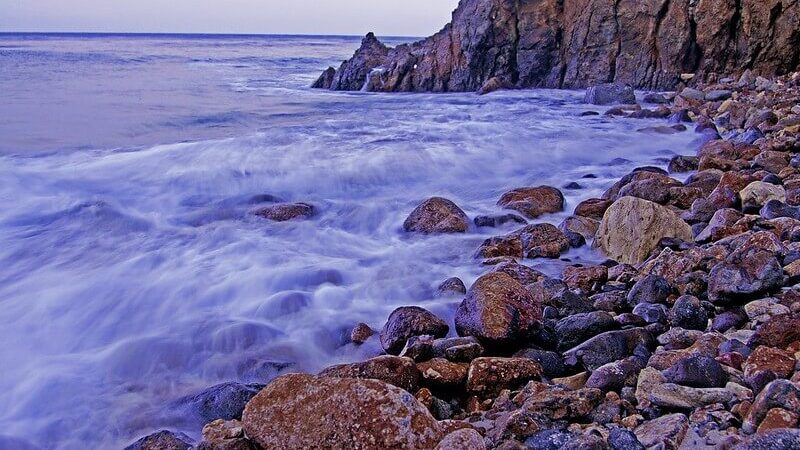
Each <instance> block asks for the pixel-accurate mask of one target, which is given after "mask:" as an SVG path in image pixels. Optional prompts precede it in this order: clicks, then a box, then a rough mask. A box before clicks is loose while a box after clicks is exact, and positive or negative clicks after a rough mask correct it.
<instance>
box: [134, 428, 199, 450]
mask: <svg viewBox="0 0 800 450" xmlns="http://www.w3.org/2000/svg"><path fill="white" fill-rule="evenodd" d="M192 444H193V442H192V440H191V439H190V438H189V437H188V436H186V435H184V434H182V433H173V432H171V431H167V430H161V431H159V432H157V433H153V434H151V435H148V436H145V437H143V438H141V439H139V440H138V441H136V442H134V443H133V444H131V445H129V446H127V447H125V450H190V449H191V448H192Z"/></svg>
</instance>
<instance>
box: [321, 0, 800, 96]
mask: <svg viewBox="0 0 800 450" xmlns="http://www.w3.org/2000/svg"><path fill="white" fill-rule="evenodd" d="M798 66H800V0H792V1H788V0H461V2H460V3H459V5H458V8H457V9H456V10H455V12H453V20H452V21H451V22H450V23H449V24H448V25H446V26H445V27H444V28H443V29H442V30H441V31H440V32H438V33H437V34H435V35H433V36H431V37H429V38H427V39H424V40H422V41H419V42H415V43H413V44H408V45H400V46H398V47H395V48H388V47H386V46H384V45H383V44H381V43H380V42H379V41H378V39H377V38H375V36H374V35H372V34H369V35H367V37H365V38H364V40H363V42H362V45H361V48H359V49H358V51H356V53H355V55H354V56H353V57H352V58H351V59H350V60H348V61H345V62H344V63H343V64H342V65H341V67H339V69H338V70H335V72H334V71H333V70H332V69H328V71H326V72H325V73H323V76H321V77H320V79H319V80H318V81H317V83H315V85H314V87H319V88H327V89H333V90H360V89H366V90H369V91H384V92H391V91H434V92H447V91H474V90H477V89H479V88H481V87H482V86H483V85H484V84H485V83H486V82H487V81H488V80H490V79H492V78H497V79H498V80H499V81H500V83H501V84H502V85H504V86H513V87H520V88H528V87H548V88H582V87H586V86H589V85H592V84H597V83H604V82H611V81H618V82H622V83H627V84H631V85H633V86H635V87H637V88H645V89H656V88H670V87H673V86H674V85H675V84H676V83H677V82H678V80H679V78H680V75H681V74H682V73H696V74H697V76H698V77H699V78H705V77H707V76H708V75H709V74H713V73H718V74H727V73H736V72H742V71H744V70H745V69H751V70H753V71H754V72H755V73H758V74H763V75H775V74H783V73H786V72H789V71H791V70H795V69H796V68H798ZM498 80H495V81H498Z"/></svg>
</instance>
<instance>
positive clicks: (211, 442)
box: [197, 419, 257, 450]
mask: <svg viewBox="0 0 800 450" xmlns="http://www.w3.org/2000/svg"><path fill="white" fill-rule="evenodd" d="M197 450H257V449H256V446H255V444H253V443H252V442H250V441H249V440H248V439H247V438H246V437H245V435H244V428H243V427H242V423H241V422H240V421H238V420H229V421H226V420H222V419H219V420H215V421H213V422H210V423H208V424H206V425H205V426H204V427H203V441H202V442H201V443H200V445H198V446H197Z"/></svg>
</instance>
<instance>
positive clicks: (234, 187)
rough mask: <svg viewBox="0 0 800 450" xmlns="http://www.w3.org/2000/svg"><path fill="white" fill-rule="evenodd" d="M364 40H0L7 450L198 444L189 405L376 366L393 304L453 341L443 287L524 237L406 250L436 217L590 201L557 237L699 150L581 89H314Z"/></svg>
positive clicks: (476, 236)
mask: <svg viewBox="0 0 800 450" xmlns="http://www.w3.org/2000/svg"><path fill="white" fill-rule="evenodd" d="M386 41H387V42H388V43H389V44H393V45H394V44H398V43H402V42H407V41H409V39H404V38H389V39H387V40H386ZM359 42H360V38H358V37H320V36H220V35H73V34H0V95H1V97H2V100H0V339H1V340H2V343H3V345H2V346H0V361H2V362H3V364H2V366H3V369H2V370H0V434H2V436H0V449H4V450H5V449H6V448H8V449H12V448H13V449H15V450H16V449H25V448H41V449H59V450H61V449H70V450H71V449H86V448H103V449H106V448H108V449H113V448H122V447H124V446H125V445H127V444H128V443H130V442H132V441H134V440H135V439H136V438H138V437H140V436H142V435H145V434H147V433H148V432H151V431H153V430H157V429H162V428H168V429H172V430H178V431H182V432H185V433H187V434H189V435H190V436H192V437H194V438H198V437H199V433H200V429H201V428H202V420H201V419H199V418H198V417H196V415H194V414H193V412H192V411H188V410H187V408H186V406H185V405H184V403H182V402H181V401H180V399H182V398H184V397H186V396H189V395H192V394H195V393H197V392H200V391H202V390H203V389H205V388H207V387H209V386H211V385H214V384H218V383H222V382H227V381H237V382H244V383H265V382H267V381H269V380H270V379H271V378H273V377H275V376H276V375H278V374H279V373H283V372H287V371H311V372H313V371H317V370H320V369H321V368H323V367H325V366H327V365H330V364H334V363H339V362H348V361H355V360H360V359H364V358H367V357H370V356H373V355H376V354H378V353H379V352H380V348H379V345H378V343H377V342H376V340H375V339H373V340H371V341H370V342H368V343H367V344H365V345H363V346H361V347H356V346H354V345H353V344H351V343H348V335H349V331H350V329H351V328H352V327H353V326H354V325H355V324H357V323H358V322H366V323H367V324H369V325H371V326H372V327H373V328H374V329H376V330H379V329H380V328H381V327H382V326H383V324H384V322H385V320H386V318H387V316H388V314H389V313H390V312H391V311H392V310H393V309H394V308H396V307H399V306H403V305H419V306H423V307H425V308H427V309H429V310H431V311H432V312H434V313H436V314H437V315H439V316H441V317H444V318H447V319H448V320H450V321H451V324H452V317H453V313H454V310H455V308H456V306H457V305H458V303H459V300H460V299H458V298H448V299H437V298H435V296H434V292H435V289H436V286H437V285H438V284H439V283H440V282H441V281H443V280H444V279H446V278H449V277H452V276H458V277H461V278H462V279H463V280H464V281H465V282H466V283H467V284H468V285H469V283H471V282H472V281H474V280H475V279H476V278H477V277H478V276H479V275H480V274H481V273H483V272H485V271H486V270H487V267H485V266H483V265H481V263H480V261H478V260H476V259H474V258H473V255H474V253H475V250H476V249H477V247H478V246H479V245H480V243H481V242H482V241H483V240H484V239H486V238H488V237H491V236H494V235H498V234H504V233H507V232H510V231H512V230H513V227H511V225H509V228H501V229H491V228H473V229H471V230H470V231H469V232H468V233H465V234H461V235H439V236H418V235H408V234H406V233H404V232H403V231H402V223H403V221H404V219H405V217H406V216H407V215H408V214H409V212H410V211H411V210H412V209H413V208H414V207H415V206H416V205H417V204H419V203H420V202H421V201H422V200H424V199H426V198H428V197H431V196H434V195H436V196H444V197H447V198H449V199H451V200H453V201H455V202H456V203H457V204H458V205H459V206H461V207H462V208H463V209H464V210H465V211H466V212H467V214H468V215H469V216H470V217H474V216H476V215H481V214H497V213H500V212H501V210H500V209H499V208H498V207H497V206H496V202H497V199H498V198H499V197H500V195H501V194H502V193H504V192H506V191H508V190H510V189H513V188H516V187H521V186H536V185H552V186H556V187H562V186H564V185H566V184H567V183H570V182H573V181H574V182H577V183H578V184H579V185H580V186H581V188H580V189H575V190H563V192H564V194H565V196H566V199H567V208H566V211H565V212H564V213H560V214H554V215H550V216H546V217H543V218H542V219H541V221H546V222H552V223H555V224H557V223H558V222H560V221H561V220H563V218H565V217H566V216H568V215H569V213H570V212H571V211H572V209H573V208H574V207H575V205H576V204H577V203H578V202H579V201H581V200H583V199H586V198H589V197H596V196H599V195H600V194H601V193H602V192H603V190H605V189H606V188H607V187H609V186H610V185H611V184H612V183H613V181H614V180H615V179H617V178H619V177H620V176H622V175H624V174H625V173H627V172H629V171H630V170H632V169H633V168H635V167H637V166H641V165H660V166H663V165H665V163H666V161H668V160H669V158H671V157H672V156H674V155H676V154H692V153H694V150H695V148H696V145H697V142H698V141H697V139H698V135H696V134H694V133H692V132H691V131H688V132H684V133H679V134H674V135H652V134H643V133H640V132H637V131H636V130H637V129H640V128H642V127H646V126H650V125H654V124H661V123H662V122H660V121H657V120H636V119H621V118H611V117H606V116H603V115H602V114H601V115H599V116H590V117H582V116H581V113H582V112H584V111H588V110H593V111H598V112H601V113H602V112H603V111H604V109H602V108H598V107H590V106H589V105H585V104H582V99H583V92H578V91H552V90H528V91H508V92H498V93H494V94H490V95H486V96H478V95H476V94H473V93H456V94H373V93H362V92H348V93H344V92H329V91H318V90H312V89H310V88H309V86H310V85H311V84H312V82H313V81H314V80H315V79H316V78H317V76H318V75H319V74H320V73H321V71H322V70H323V69H325V68H326V67H328V66H330V65H338V64H339V63H340V62H341V61H342V60H344V59H346V58H348V57H349V56H350V55H352V52H353V51H354V50H355V49H356V48H357V47H358V45H359ZM264 196H273V197H276V198H279V199H282V200H285V201H302V202H308V203H311V204H313V205H314V206H315V207H316V208H317V211H318V213H317V215H316V216H315V217H314V218H313V219H311V220H308V221H297V222H287V223H272V222H267V221H265V220H263V219H260V218H258V217H256V216H254V215H253V214H252V210H253V208H254V207H255V206H254V203H255V202H256V201H257V199H258V198H259V197H260V198H264ZM254 199H256V200H254ZM564 258H565V259H567V260H569V261H571V262H572V263H575V262H597V261H602V260H603V257H602V255H600V254H599V253H598V252H596V251H594V250H592V249H591V248H589V247H583V248H581V249H577V250H571V251H570V252H569V253H567V254H565V255H564ZM527 263H529V264H530V265H532V266H533V267H535V268H537V269H539V270H541V271H543V272H545V273H549V274H552V275H557V274H558V273H560V270H561V269H562V268H563V267H564V265H566V264H568V262H567V261H561V260H531V261H527ZM452 328H453V327H452V326H451V330H452ZM453 332H454V331H451V333H453Z"/></svg>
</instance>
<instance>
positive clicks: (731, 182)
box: [130, 73, 800, 450]
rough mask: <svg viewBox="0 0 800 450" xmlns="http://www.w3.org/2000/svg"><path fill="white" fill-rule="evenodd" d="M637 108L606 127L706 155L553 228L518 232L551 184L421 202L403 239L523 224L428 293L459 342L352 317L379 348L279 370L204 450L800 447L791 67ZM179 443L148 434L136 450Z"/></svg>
mask: <svg viewBox="0 0 800 450" xmlns="http://www.w3.org/2000/svg"><path fill="white" fill-rule="evenodd" d="M686 78H687V80H688V79H690V77H689V76H687V77H686ZM602 89H603V88H602V87H598V88H597V89H595V90H593V92H592V96H595V97H596V96H598V95H600V96H602V95H604V94H603V93H602V92H599V90H602ZM615 89H616V88H615ZM617 90H618V89H617ZM624 95H626V96H627V93H625V94H624ZM645 100H646V102H648V103H649V104H655V103H658V104H659V105H657V106H656V107H655V108H654V109H645V108H643V107H641V106H639V105H630V106H616V107H613V108H612V109H611V110H609V111H608V112H607V114H608V115H625V116H627V117H633V118H635V117H664V118H665V119H667V120H669V121H671V122H673V125H672V126H665V128H664V129H659V128H658V127H657V128H656V129H653V128H650V129H645V130H644V131H645V132H654V131H655V132H669V131H667V129H669V130H677V129H678V128H676V127H674V126H675V125H680V126H681V127H684V128H685V127H689V126H693V127H694V128H695V130H696V132H698V133H701V134H702V135H704V136H706V138H707V142H706V143H705V144H704V145H703V146H702V147H701V148H700V149H699V151H698V152H697V155H696V156H691V157H689V156H677V157H675V158H674V159H673V160H672V161H671V162H670V163H669V167H668V169H669V171H666V170H663V169H661V168H657V167H641V168H638V169H636V170H634V171H633V172H631V173H630V174H628V175H626V176H625V177H623V178H622V179H620V180H619V181H618V182H617V183H615V184H614V185H613V186H611V187H610V188H609V189H608V190H607V191H606V192H605V193H604V194H603V195H602V197H601V198H596V199H589V200H586V201H583V202H581V203H580V204H579V205H577V207H576V208H575V210H574V213H573V215H571V216H570V217H568V218H567V219H565V220H564V221H563V222H562V223H561V224H560V225H559V226H554V225H551V224H548V223H528V220H536V219H537V218H540V217H541V216H542V215H545V214H548V213H553V212H558V211H562V210H563V209H564V197H563V195H562V194H561V192H560V191H559V190H558V189H555V188H553V187H548V186H534V187H523V188H518V189H514V190H512V191H510V192H508V193H506V194H504V195H503V196H501V198H500V199H499V200H498V205H499V206H501V207H503V208H506V209H509V210H512V211H514V213H510V214H505V215H499V216H493V217H477V218H474V220H473V221H472V223H470V221H469V219H468V217H467V215H466V214H465V213H464V211H462V210H461V209H460V208H459V207H458V206H457V205H455V204H454V203H453V202H451V201H449V200H446V199H443V198H431V199H429V200H427V201H425V202H423V203H422V204H421V205H420V206H419V207H418V208H417V209H415V210H414V211H413V212H412V213H411V215H410V216H409V218H408V219H407V220H406V222H405V224H404V228H405V230H406V231H407V232H416V233H456V232H459V233H460V232H466V231H468V230H469V229H470V228H471V227H473V226H497V225H500V224H507V223H519V225H520V228H519V229H518V230H516V231H514V232H512V233H509V234H505V235H500V236H496V237H493V238H490V239H487V240H486V241H485V242H484V243H483V244H482V245H480V247H479V248H478V249H477V250H476V257H477V258H479V260H480V261H481V263H483V264H485V265H486V266H487V268H488V270H487V272H486V273H485V274H484V275H482V276H481V277H479V278H478V279H477V280H476V281H475V282H474V283H473V284H472V285H471V286H470V287H469V288H468V289H467V288H466V286H465V285H464V283H463V282H462V281H461V280H459V279H457V278H452V279H449V280H445V281H444V282H442V284H441V286H440V288H439V290H438V294H439V295H441V296H461V297H463V301H462V302H461V304H460V305H459V307H458V309H457V311H456V313H455V320H454V323H453V324H452V325H454V326H455V332H456V334H457V337H447V336H448V335H452V333H450V332H451V328H450V326H451V324H448V323H447V322H445V321H444V320H442V319H441V318H439V317H437V316H436V315H434V314H433V313H431V312H429V311H427V310H425V309H423V308H420V307H416V306H409V307H402V308H399V309H397V310H395V311H394V312H393V313H392V314H391V315H390V316H389V318H388V321H387V322H386V324H385V326H384V327H383V329H382V330H380V331H379V332H374V331H373V330H372V329H370V327H369V326H367V325H365V324H358V325H357V326H356V327H355V328H354V329H353V334H352V341H353V342H354V343H355V344H359V343H363V342H365V341H366V340H369V339H379V341H380V344H381V346H382V348H383V349H384V351H385V353H386V354H385V355H381V356H377V357H375V358H372V359H369V360H366V361H362V362H358V363H352V364H344V365H338V366H333V367H329V368H327V369H325V370H323V371H322V372H321V373H319V374H318V375H301V374H288V375H283V376H281V377H279V378H277V379H275V380H274V381H272V383H270V384H269V385H267V386H266V387H265V388H264V389H263V390H261V391H260V392H258V393H257V394H254V396H252V398H251V399H250V400H249V401H248V402H247V404H246V407H244V409H243V411H242V413H241V414H240V415H239V414H234V415H232V416H231V417H225V418H222V419H220V420H216V421H213V422H211V423H209V424H208V425H206V427H205V428H204V430H203V437H204V440H203V442H202V443H201V444H200V447H199V448H201V449H205V450H257V449H297V448H325V449H352V448H358V449H439V450H445V449H447V450H462V449H463V450H467V449H471V450H472V449H504V450H510V449H526V448H532V449H598V450H599V449H613V450H635V449H679V448H683V449H694V448H698V449H731V448H733V449H740V450H742V449H744V450H746V449H753V450H757V449H774V450H783V449H787V450H788V449H795V448H800V430H798V422H799V421H800V365H799V364H798V357H800V289H799V288H797V287H796V286H795V283H797V282H799V281H800V139H799V138H800V73H795V74H793V75H790V76H786V77H782V78H777V79H772V80H767V79H764V78H756V77H752V76H750V75H749V73H745V74H744V75H742V76H741V77H738V78H735V79H734V78H726V79H720V80H718V81H717V82H715V83H713V84H706V85H696V86H693V87H691V88H685V89H682V90H681V91H680V92H679V93H678V94H675V95H669V96H666V95H662V94H652V95H648V96H647V97H646V99H645ZM603 102H604V103H606V101H605V100H604V101H603ZM680 172H693V173H691V175H690V176H689V177H688V178H687V179H686V181H685V182H681V181H679V180H678V179H676V178H673V177H672V176H670V173H672V174H675V173H680ZM588 243H591V244H592V245H594V246H595V247H597V248H598V249H599V250H601V251H602V252H604V253H605V254H606V255H607V256H608V257H609V258H610V259H609V260H608V261H606V262H604V263H602V264H599V265H572V266H569V267H567V268H565V269H564V271H563V274H562V277H561V278H560V279H559V278H551V277H548V276H546V275H544V274H543V273H541V272H538V271H536V270H534V269H532V268H530V267H528V266H526V265H524V264H523V263H522V261H523V260H524V259H526V258H559V257H560V255H561V254H562V253H563V252H565V251H567V250H568V249H569V248H570V247H578V246H582V245H588ZM251 395H252V394H251ZM146 439H151V440H152V441H153V442H155V441H158V443H160V445H161V446H158V447H155V446H147V445H146V442H144V441H145V440H146ZM168 439H172V441H170V442H171V443H170V444H169V445H167V444H164V442H167V440H168ZM165 445H166V446H165ZM170 445H171V446H170ZM191 446H192V443H190V442H189V441H188V440H187V439H186V438H185V437H184V436H179V435H172V434H170V433H168V432H160V433H157V434H154V435H151V436H148V437H147V438H144V439H143V440H142V441H139V442H137V444H134V446H132V447H130V448H132V449H152V448H174V449H187V448H191Z"/></svg>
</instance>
